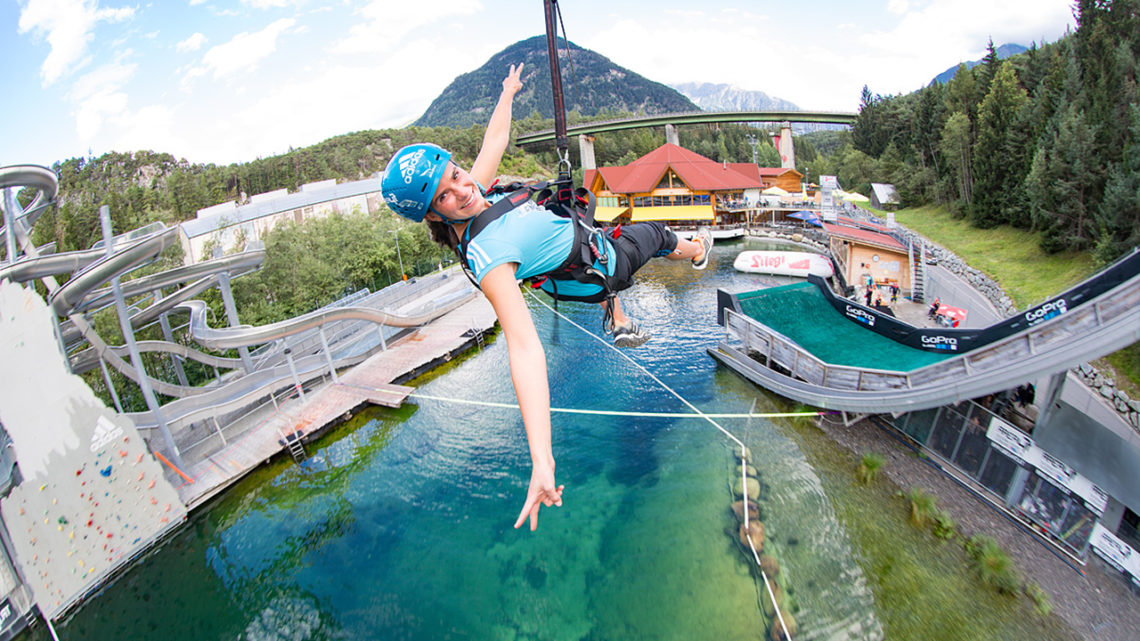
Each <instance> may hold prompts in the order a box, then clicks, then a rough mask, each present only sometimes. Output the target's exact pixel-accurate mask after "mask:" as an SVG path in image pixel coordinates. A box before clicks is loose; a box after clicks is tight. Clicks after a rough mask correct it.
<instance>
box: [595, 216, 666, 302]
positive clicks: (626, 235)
mask: <svg viewBox="0 0 1140 641" xmlns="http://www.w3.org/2000/svg"><path fill="white" fill-rule="evenodd" d="M613 244H614V250H615V251H616V252H617V259H618V260H617V265H615V266H614V275H613V276H611V277H610V287H612V288H613V290H614V291H615V292H620V291H621V290H623V289H628V288H629V287H630V286H631V285H633V275H634V274H635V273H636V272H637V270H639V269H641V268H642V267H644V266H645V263H648V262H649V259H650V258H657V257H661V256H668V255H669V254H671V253H673V250H674V249H677V235H676V234H674V233H673V230H671V229H669V228H668V227H666V226H665V224H664V223H634V224H632V225H623V226H622V227H621V232H620V234H619V235H618V237H617V238H614V239H613Z"/></svg>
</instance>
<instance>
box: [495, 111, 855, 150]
mask: <svg viewBox="0 0 1140 641" xmlns="http://www.w3.org/2000/svg"><path fill="white" fill-rule="evenodd" d="M857 115H858V114H855V113H850V112H845V111H689V112H681V113H671V114H654V115H650V116H635V117H633V118H622V119H618V120H598V121H595V122H587V123H582V124H578V125H570V126H568V127H566V134H567V135H569V136H572V135H575V134H587V135H590V134H599V133H604V132H607V131H622V130H624V129H637V128H639V127H659V126H661V125H674V126H676V125H692V124H702V123H716V122H816V123H827V124H836V125H853V124H855V118H856V116H857ZM547 140H554V130H553V129H543V130H541V131H535V132H531V133H526V134H519V136H518V138H517V139H516V140H515V144H516V145H518V146H520V147H521V146H523V145H530V144H533V143H536V142H544V141H547Z"/></svg>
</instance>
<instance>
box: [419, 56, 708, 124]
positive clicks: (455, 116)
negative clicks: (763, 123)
mask: <svg viewBox="0 0 1140 641" xmlns="http://www.w3.org/2000/svg"><path fill="white" fill-rule="evenodd" d="M558 54H559V61H560V62H559V64H560V66H561V67H562V93H563V100H564V102H565V106H566V111H577V112H578V113H580V114H582V115H583V116H594V115H597V114H598V113H601V112H606V111H615V112H631V113H639V114H659V113H672V112H679V111H698V107H697V106H696V105H695V104H693V103H692V102H690V101H689V99H688V98H685V97H684V96H683V95H681V94H680V93H678V92H677V91H676V90H675V89H671V88H669V87H667V86H665V85H663V84H661V83H658V82H653V81H652V80H649V79H647V78H645V77H643V76H640V75H638V74H636V73H634V72H632V71H630V70H629V69H625V68H623V67H619V66H618V65H616V64H614V63H613V62H611V61H610V60H609V59H608V58H606V57H605V56H603V55H601V54H598V53H595V52H593V51H590V50H589V49H584V48H582V47H579V46H578V45H576V44H574V43H573V42H570V43H569V53H567V41H565V40H562V39H559V45H558ZM568 57H569V59H567V58H568ZM520 63H523V64H525V66H524V67H523V76H522V80H523V88H522V90H521V91H519V93H518V94H516V95H515V101H514V109H513V111H514V113H515V115H516V117H526V116H528V115H530V114H531V113H534V112H538V114H539V115H540V116H542V117H543V118H554V99H553V97H552V96H551V92H550V60H549V58H548V57H547V49H546V36H534V37H532V38H527V39H525V40H520V41H519V42H516V43H515V44H513V45H511V46H509V47H507V48H506V49H503V50H502V51H500V52H499V53H497V54H495V55H493V56H491V58H490V60H488V61H487V62H486V63H484V64H483V66H481V67H479V68H478V69H476V70H474V71H471V72H469V73H465V74H463V75H461V76H459V77H458V78H456V79H455V80H454V81H452V83H451V84H450V85H448V86H447V88H446V89H444V90H443V93H441V94H440V95H439V96H438V97H437V98H436V99H435V100H433V101H432V103H431V105H430V106H429V107H428V108H427V111H425V112H424V115H422V116H420V118H419V119H418V120H416V121H415V123H413V124H414V125H416V126H420V127H470V126H471V125H475V124H485V123H486V122H487V118H488V117H489V116H490V114H491V111H492V110H493V109H494V107H495V102H496V101H497V100H498V98H499V93H500V92H501V91H502V86H503V85H502V81H503V77H504V76H506V74H507V70H508V69H509V68H510V66H511V65H517V64H520ZM571 65H572V66H573V70H571V68H570V67H571Z"/></svg>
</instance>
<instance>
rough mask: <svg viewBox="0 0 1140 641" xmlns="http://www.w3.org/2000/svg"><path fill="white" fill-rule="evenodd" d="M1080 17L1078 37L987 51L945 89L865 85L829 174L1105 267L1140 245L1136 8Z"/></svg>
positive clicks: (1131, 4)
mask: <svg viewBox="0 0 1140 641" xmlns="http://www.w3.org/2000/svg"><path fill="white" fill-rule="evenodd" d="M1076 13H1077V29H1076V31H1075V32H1074V33H1073V34H1071V35H1069V36H1066V37H1065V38H1063V39H1062V40H1060V41H1058V42H1056V43H1054V44H1050V45H1046V46H1042V47H1040V48H1036V47H1035V48H1031V49H1029V50H1028V51H1026V52H1025V53H1023V54H1020V55H1017V56H1013V57H1011V58H1010V59H1008V60H1005V61H1001V60H999V59H998V57H997V55H996V52H995V51H994V50H993V47H992V44H991V47H990V52H989V55H987V56H986V58H985V60H984V61H983V62H982V64H980V65H978V66H976V67H974V68H973V69H966V68H965V66H964V65H963V66H961V67H959V69H958V72H957V74H956V75H955V76H954V78H953V79H952V80H950V81H949V82H947V83H946V84H934V85H932V86H930V87H927V88H924V89H921V90H919V91H916V92H914V93H910V94H906V95H898V96H880V95H873V94H872V93H871V92H870V91H869V90H868V89H867V88H864V91H863V98H862V105H861V108H860V112H859V118H858V121H857V123H856V125H855V127H854V129H853V130H852V144H853V149H849V150H846V151H845V152H844V158H843V159H842V160H841V161H839V162H838V163H837V166H844V165H845V166H846V167H847V169H848V178H849V179H850V180H852V181H854V182H862V181H865V180H867V179H869V178H872V177H873V178H875V179H876V180H878V181H880V182H893V183H894V184H895V185H896V186H897V187H898V188H899V192H900V194H901V196H902V198H903V200H904V202H905V203H906V204H908V205H916V204H923V203H930V202H936V203H939V204H943V205H946V206H949V207H950V208H951V209H952V210H953V211H955V212H957V213H958V214H960V215H962V216H966V217H968V218H969V220H970V221H971V223H972V224H974V225H976V226H978V227H983V228H984V227H992V226H996V225H1002V224H1008V225H1012V226H1014V227H1017V228H1021V229H1025V230H1028V231H1031V232H1039V233H1040V238H1041V246H1042V248H1043V249H1045V250H1046V251H1050V252H1055V251H1061V250H1090V251H1093V252H1094V254H1095V256H1096V257H1097V258H1098V260H1100V261H1107V260H1111V259H1112V258H1115V257H1116V256H1119V255H1120V254H1122V253H1123V252H1125V251H1127V250H1128V249H1130V248H1131V247H1134V246H1136V245H1140V104H1138V102H1140V91H1138V88H1137V87H1138V85H1137V83H1138V80H1140V0H1111V1H1105V0H1079V1H1078V2H1077V5H1076ZM843 179H844V176H843V174H842V173H841V174H840V180H841V181H843ZM844 186H845V187H847V186H848V185H847V183H845V184H844Z"/></svg>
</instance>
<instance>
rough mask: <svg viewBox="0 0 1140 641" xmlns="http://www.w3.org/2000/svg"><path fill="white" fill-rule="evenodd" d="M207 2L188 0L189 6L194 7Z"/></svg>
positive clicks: (204, 0)
mask: <svg viewBox="0 0 1140 641" xmlns="http://www.w3.org/2000/svg"><path fill="white" fill-rule="evenodd" d="M206 2H207V0H190V6H191V7H196V6H198V5H200V4H206Z"/></svg>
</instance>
